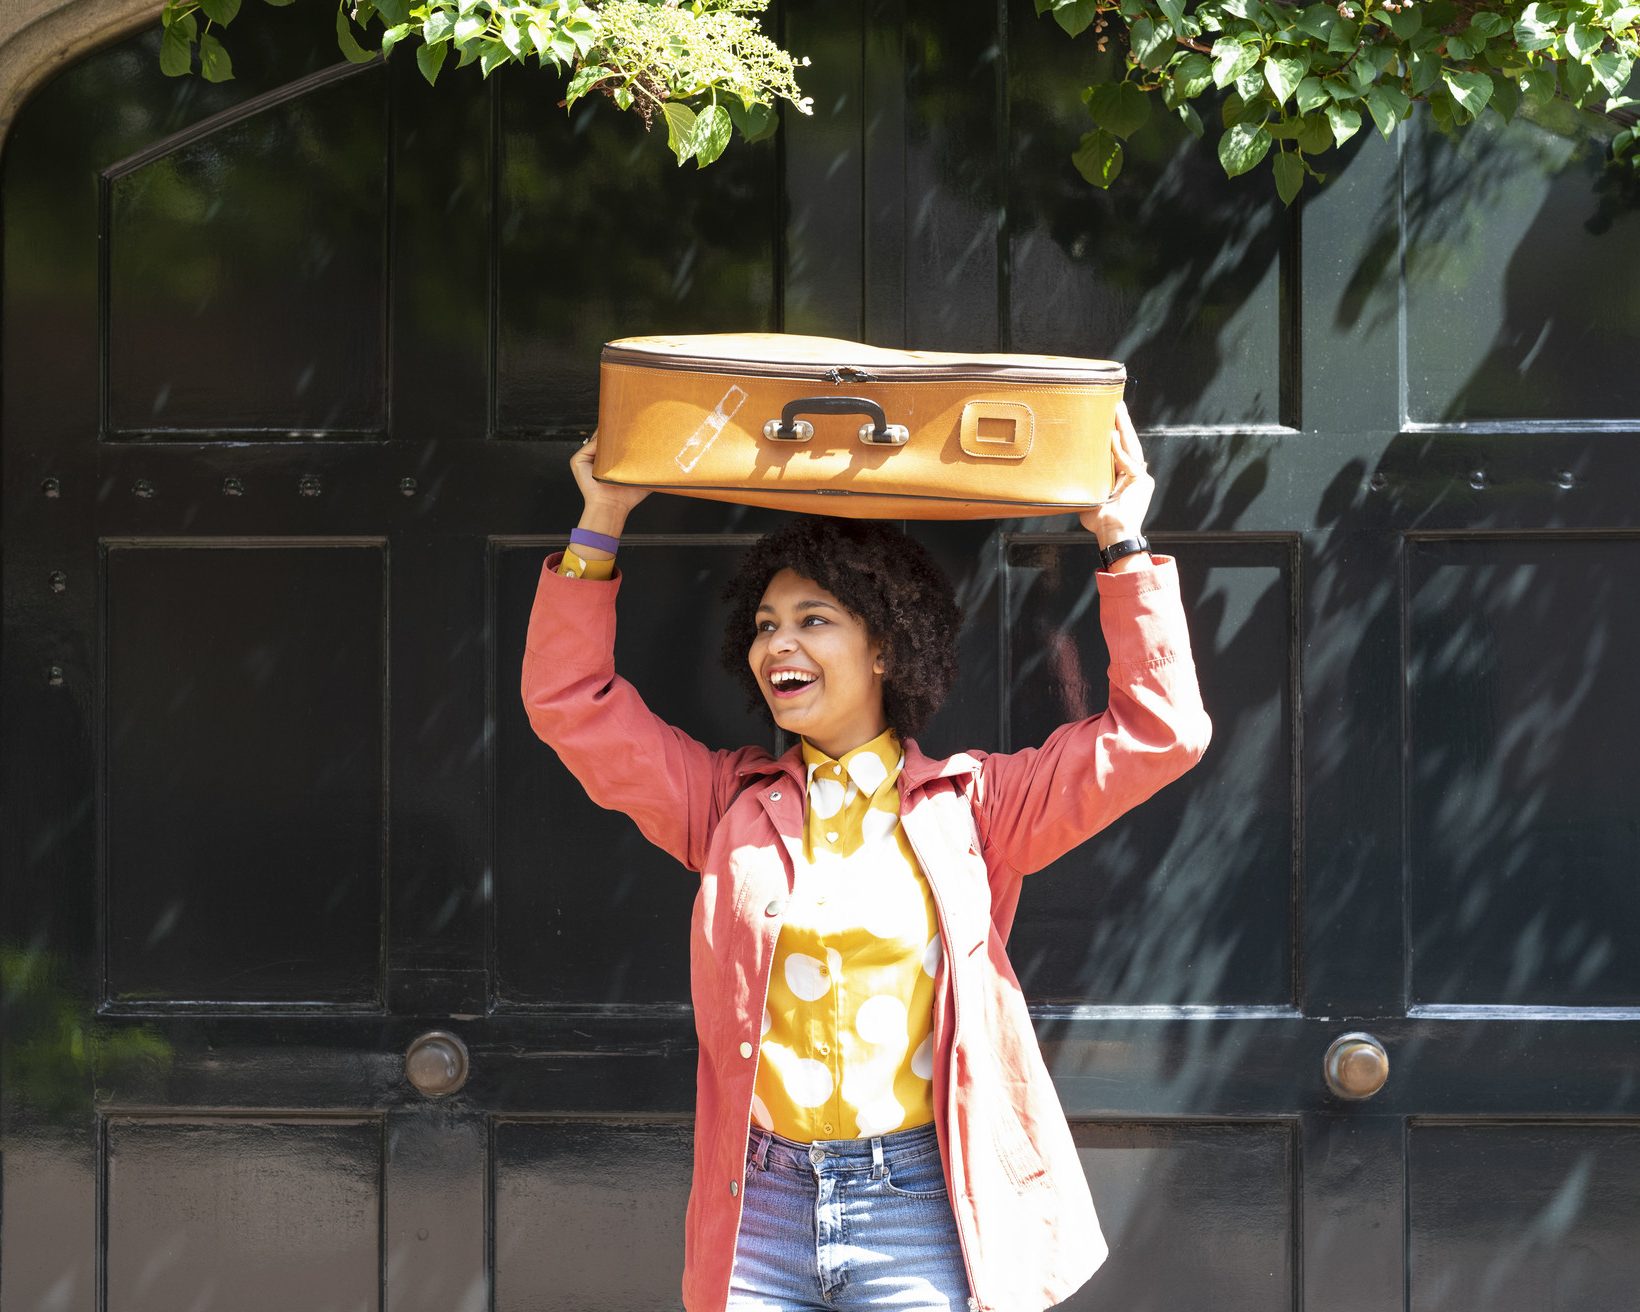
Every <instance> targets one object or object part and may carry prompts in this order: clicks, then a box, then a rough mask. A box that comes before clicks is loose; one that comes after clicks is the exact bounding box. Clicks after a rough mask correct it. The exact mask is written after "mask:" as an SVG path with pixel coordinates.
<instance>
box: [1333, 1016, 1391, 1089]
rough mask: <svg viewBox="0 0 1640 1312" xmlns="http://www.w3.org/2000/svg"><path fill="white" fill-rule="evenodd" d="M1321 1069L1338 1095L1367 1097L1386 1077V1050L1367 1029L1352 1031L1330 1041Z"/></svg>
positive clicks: (1381, 1085)
mask: <svg viewBox="0 0 1640 1312" xmlns="http://www.w3.org/2000/svg"><path fill="white" fill-rule="evenodd" d="M1322 1069H1323V1070H1324V1071H1325V1072H1326V1076H1327V1087H1328V1088H1329V1089H1331V1090H1332V1091H1333V1092H1334V1093H1336V1094H1337V1095H1338V1096H1339V1097H1340V1098H1370V1097H1372V1095H1373V1094H1375V1093H1377V1092H1378V1090H1380V1089H1382V1088H1383V1087H1384V1082H1385V1081H1386V1080H1388V1079H1389V1053H1387V1052H1385V1051H1384V1045H1383V1044H1382V1043H1380V1042H1378V1040H1377V1039H1375V1038H1373V1037H1372V1035H1370V1034H1368V1033H1367V1032H1366V1031H1364V1030H1353V1031H1351V1032H1350V1033H1349V1034H1340V1035H1339V1036H1338V1037H1337V1038H1336V1039H1334V1040H1333V1041H1332V1044H1331V1046H1329V1047H1328V1049H1327V1057H1326V1060H1325V1062H1324V1063H1323V1064H1322Z"/></svg>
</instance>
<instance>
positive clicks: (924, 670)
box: [722, 515, 962, 738]
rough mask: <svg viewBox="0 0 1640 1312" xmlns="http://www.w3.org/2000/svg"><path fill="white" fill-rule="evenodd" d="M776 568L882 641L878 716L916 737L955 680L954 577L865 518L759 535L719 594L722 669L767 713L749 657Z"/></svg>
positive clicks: (918, 547) (789, 526)
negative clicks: (723, 613)
mask: <svg viewBox="0 0 1640 1312" xmlns="http://www.w3.org/2000/svg"><path fill="white" fill-rule="evenodd" d="M783 569H789V570H791V571H792V572H793V573H795V574H798V575H800V576H801V577H803V578H805V579H808V580H809V581H810V582H813V583H818V584H819V585H820V586H821V587H822V588H824V589H825V590H826V591H827V592H829V593H831V595H832V596H834V597H836V598H837V600H838V601H840V602H842V603H843V605H844V606H845V607H847V608H848V610H849V611H851V612H852V613H853V614H854V615H855V616H857V617H858V618H859V619H860V620H862V621H864V623H865V626H866V630H867V632H869V633H870V634H871V636H872V638H874V639H877V640H880V641H881V642H882V644H883V665H884V674H883V711H884V714H885V715H886V716H887V717H888V722H889V724H890V725H892V726H893V727H894V729H895V731H896V732H897V733H898V734H899V735H900V736H901V737H902V738H911V737H915V736H916V735H917V734H918V733H920V732H921V731H922V728H923V726H924V725H925V724H927V723H928V720H929V717H931V716H932V715H933V714H934V712H935V711H937V710H938V709H939V708H940V703H941V702H943V701H944V700H945V695H946V693H948V692H949V691H950V690H951V684H952V682H953V681H954V680H955V679H956V677H957V630H958V627H959V626H960V624H961V622H962V611H961V610H960V609H959V608H958V606H957V601H956V597H955V595H954V594H953V592H952V588H951V580H950V579H948V578H947V577H946V576H945V572H944V571H943V570H942V569H940V567H939V566H938V565H936V564H935V563H934V558H933V557H932V556H930V555H929V554H928V551H927V549H926V548H925V547H924V546H923V545H922V544H921V543H920V542H918V541H917V540H916V539H915V538H911V537H908V536H907V535H906V534H905V533H903V532H901V531H900V530H899V529H897V528H895V527H894V526H893V525H892V524H887V523H883V522H882V521H880V520H870V519H836V518H830V517H825V516H818V515H798V516H794V517H793V518H791V519H789V520H788V521H787V522H786V523H785V524H783V525H782V526H781V527H780V528H779V529H777V530H775V531H774V532H773V533H770V534H768V535H766V536H765V537H763V538H761V539H760V540H759V541H758V542H757V544H756V545H755V546H753V547H752V548H751V550H749V551H748V552H747V553H746V555H745V557H744V558H743V559H742V560H741V562H740V569H739V570H738V571H737V572H736V574H735V576H734V577H733V578H732V579H731V580H730V581H729V585H728V587H726V588H725V589H724V591H723V599H724V600H725V601H726V602H728V604H729V617H728V627H727V629H726V630H725V631H724V635H723V650H722V659H723V666H724V668H725V669H726V670H728V671H729V673H730V674H731V675H733V676H734V677H735V678H736V679H737V680H738V681H739V682H740V684H741V686H742V687H743V688H745V690H746V693H747V705H748V706H749V707H750V708H751V709H753V710H757V709H760V708H761V709H763V710H767V709H768V703H767V702H766V701H765V700H764V698H763V691H762V689H761V688H760V687H759V685H758V681H757V676H756V675H754V674H753V673H752V670H751V666H750V665H749V664H748V663H747V660H746V653H747V650H748V649H749V648H750V646H751V644H752V640H753V638H754V637H755V636H756V616H757V608H758V605H759V604H760V603H761V602H762V600H763V593H764V590H765V589H766V588H767V587H768V586H769V580H770V579H772V578H773V577H774V576H775V575H776V574H778V573H779V572H780V571H781V570H783Z"/></svg>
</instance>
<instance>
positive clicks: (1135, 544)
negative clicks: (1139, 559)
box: [1099, 533, 1150, 569]
mask: <svg viewBox="0 0 1640 1312" xmlns="http://www.w3.org/2000/svg"><path fill="white" fill-rule="evenodd" d="M1149 550H1150V539H1149V538H1147V537H1145V535H1144V534H1142V533H1141V534H1140V535H1139V536H1138V537H1136V538H1123V539H1122V540H1121V541H1120V542H1112V543H1111V544H1110V546H1108V547H1100V548H1099V563H1100V564H1101V565H1103V566H1104V567H1105V568H1106V569H1109V568H1110V567H1111V566H1112V565H1114V564H1115V563H1116V562H1117V561H1119V560H1120V559H1121V558H1122V557H1123V556H1131V555H1132V554H1133V553H1134V552H1136V551H1149Z"/></svg>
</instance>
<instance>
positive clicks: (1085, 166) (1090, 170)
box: [1071, 128, 1122, 189]
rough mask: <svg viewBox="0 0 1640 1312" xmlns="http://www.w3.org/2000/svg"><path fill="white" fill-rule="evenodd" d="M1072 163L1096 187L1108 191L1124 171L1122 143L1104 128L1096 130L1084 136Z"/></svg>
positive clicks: (1072, 157) (1072, 158)
mask: <svg viewBox="0 0 1640 1312" xmlns="http://www.w3.org/2000/svg"><path fill="white" fill-rule="evenodd" d="M1071 163H1072V164H1074V165H1076V171H1077V172H1078V173H1080V174H1081V175H1082V176H1083V177H1084V178H1085V179H1087V181H1089V182H1091V183H1092V184H1093V185H1094V186H1096V187H1100V188H1106V189H1108V188H1109V187H1110V184H1111V183H1113V182H1115V181H1116V177H1117V175H1118V174H1119V173H1121V171H1122V143H1121V142H1120V141H1118V140H1117V139H1116V138H1115V137H1113V136H1112V135H1111V134H1110V133H1108V132H1106V131H1105V129H1104V128H1095V129H1094V130H1093V131H1092V132H1089V133H1087V134H1085V135H1084V136H1083V138H1082V144H1081V145H1080V146H1078V147H1077V149H1076V153H1075V154H1073V155H1072V156H1071Z"/></svg>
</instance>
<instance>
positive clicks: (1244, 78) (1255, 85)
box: [1235, 66, 1269, 106]
mask: <svg viewBox="0 0 1640 1312" xmlns="http://www.w3.org/2000/svg"><path fill="white" fill-rule="evenodd" d="M1235 87H1236V94H1237V95H1238V96H1240V97H1241V98H1242V99H1243V100H1245V101H1247V102H1248V103H1249V104H1251V103H1253V102H1254V101H1255V100H1256V101H1258V102H1259V103H1260V105H1261V106H1268V103H1269V102H1268V101H1266V100H1265V99H1264V71H1263V70H1262V69H1260V68H1258V67H1257V66H1254V67H1253V68H1250V69H1248V70H1247V71H1246V72H1245V73H1243V74H1242V75H1241V76H1240V77H1238V78H1237V79H1236V82H1235Z"/></svg>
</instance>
